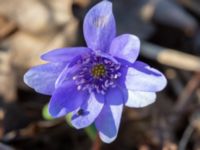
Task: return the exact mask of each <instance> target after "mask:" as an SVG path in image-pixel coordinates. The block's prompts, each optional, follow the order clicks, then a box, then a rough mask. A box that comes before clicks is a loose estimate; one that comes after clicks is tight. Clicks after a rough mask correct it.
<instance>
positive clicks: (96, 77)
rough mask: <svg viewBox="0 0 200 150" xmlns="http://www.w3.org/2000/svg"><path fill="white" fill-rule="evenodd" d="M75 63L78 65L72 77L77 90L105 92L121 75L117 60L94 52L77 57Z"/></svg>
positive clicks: (113, 85) (114, 84)
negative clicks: (77, 69)
mask: <svg viewBox="0 0 200 150" xmlns="http://www.w3.org/2000/svg"><path fill="white" fill-rule="evenodd" d="M75 65H78V66H79V67H80V69H79V71H78V72H76V73H75V74H74V76H73V78H72V79H73V80H74V81H75V83H76V85H77V90H88V91H90V92H97V93H101V94H105V93H106V90H108V89H109V88H113V87H115V86H116V83H115V81H116V80H117V79H118V78H119V77H120V76H121V73H120V67H121V66H120V64H119V63H118V62H113V60H111V59H109V58H106V57H101V56H97V55H95V54H91V55H88V56H85V57H84V58H81V59H79V60H78V61H77V63H76V64H75Z"/></svg>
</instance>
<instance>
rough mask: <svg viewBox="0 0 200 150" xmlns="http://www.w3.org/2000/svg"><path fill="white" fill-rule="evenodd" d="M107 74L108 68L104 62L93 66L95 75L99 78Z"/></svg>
mask: <svg viewBox="0 0 200 150" xmlns="http://www.w3.org/2000/svg"><path fill="white" fill-rule="evenodd" d="M105 74H106V68H105V66H104V65H103V64H97V65H95V66H93V68H92V75H93V77H95V78H99V77H102V76H105Z"/></svg>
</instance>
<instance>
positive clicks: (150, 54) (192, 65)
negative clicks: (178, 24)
mask: <svg viewBox="0 0 200 150" xmlns="http://www.w3.org/2000/svg"><path fill="white" fill-rule="evenodd" d="M141 46H142V48H141V54H142V56H144V57H146V58H149V59H152V60H156V61H158V62H159V63H161V64H164V65H168V66H172V67H175V68H178V69H183V70H187V71H196V72H198V71H200V58H199V57H197V56H193V55H190V54H187V53H183V52H180V51H177V50H174V49H169V48H164V47H161V46H157V45H154V44H150V43H147V42H142V45H141Z"/></svg>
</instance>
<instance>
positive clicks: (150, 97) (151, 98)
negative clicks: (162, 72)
mask: <svg viewBox="0 0 200 150" xmlns="http://www.w3.org/2000/svg"><path fill="white" fill-rule="evenodd" d="M155 100H156V94H155V93H154V92H141V91H132V90H128V99H127V101H126V103H125V105H126V106H128V107H133V108H140V107H145V106H147V105H150V104H152V103H154V102H155Z"/></svg>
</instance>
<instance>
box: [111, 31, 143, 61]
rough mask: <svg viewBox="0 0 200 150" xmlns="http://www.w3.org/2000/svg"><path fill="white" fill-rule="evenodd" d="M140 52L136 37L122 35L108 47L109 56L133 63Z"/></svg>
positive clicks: (138, 41)
mask: <svg viewBox="0 0 200 150" xmlns="http://www.w3.org/2000/svg"><path fill="white" fill-rule="evenodd" d="M139 51H140V40H139V39H138V37H137V36H134V35H131V34H123V35H120V36H118V37H116V38H115V39H114V40H113V41H112V43H111V46H110V50H109V52H110V54H111V55H113V56H115V57H118V58H121V59H125V60H127V61H129V62H130V63H134V62H135V60H136V59H137V57H138V55H139Z"/></svg>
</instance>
